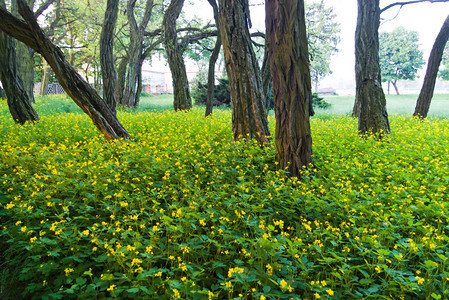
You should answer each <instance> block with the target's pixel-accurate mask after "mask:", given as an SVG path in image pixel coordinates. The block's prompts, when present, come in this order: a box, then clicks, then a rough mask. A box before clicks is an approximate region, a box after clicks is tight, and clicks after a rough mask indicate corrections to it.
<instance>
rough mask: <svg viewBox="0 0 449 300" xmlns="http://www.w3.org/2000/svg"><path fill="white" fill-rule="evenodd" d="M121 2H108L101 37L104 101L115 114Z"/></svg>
mask: <svg viewBox="0 0 449 300" xmlns="http://www.w3.org/2000/svg"><path fill="white" fill-rule="evenodd" d="M119 3H120V1H119V0H108V2H107V5H106V11H105V13H104V21H103V27H102V29H101V37H100V63H101V75H102V78H103V100H104V101H105V102H106V104H107V105H108V106H109V108H110V109H111V110H112V111H114V112H115V109H116V105H117V103H116V100H115V88H116V85H117V74H116V72H115V66H114V31H115V25H116V23H117V16H118V5H119Z"/></svg>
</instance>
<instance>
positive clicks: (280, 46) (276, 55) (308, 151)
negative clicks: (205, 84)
mask: <svg viewBox="0 0 449 300" xmlns="http://www.w3.org/2000/svg"><path fill="white" fill-rule="evenodd" d="M265 5H266V6H265V8H266V34H267V37H266V40H267V47H268V51H269V54H268V56H269V58H270V69H271V78H272V80H273V95H274V112H275V115H276V134H275V143H276V161H277V162H278V165H277V167H278V168H279V169H282V170H285V169H287V171H288V175H289V176H294V177H299V176H300V171H301V169H302V168H304V167H307V166H308V165H309V164H311V163H312V135H311V131H310V121H309V102H310V99H311V94H312V83H311V79H310V70H309V59H308V58H309V54H308V46H307V34H306V24H305V17H304V0H284V1H280V0H272V1H267V2H266V4H265Z"/></svg>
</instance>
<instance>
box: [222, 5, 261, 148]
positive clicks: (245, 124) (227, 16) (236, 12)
mask: <svg viewBox="0 0 449 300" xmlns="http://www.w3.org/2000/svg"><path fill="white" fill-rule="evenodd" d="M219 4H220V32H221V38H222V42H223V51H224V56H225V65H226V72H227V73H228V78H229V85H230V89H231V104H232V130H233V133H234V139H235V140H237V139H241V138H243V139H253V138H255V139H256V140H257V141H258V142H259V144H261V145H263V144H267V143H268V142H269V141H268V137H269V136H270V131H269V129H268V120H267V114H266V112H265V108H264V96H263V90H262V78H261V74H260V69H259V65H258V63H257V59H256V55H255V53H254V49H253V47H252V44H251V38H250V35H249V28H248V26H250V23H251V21H250V19H249V7H248V1H247V0H219Z"/></svg>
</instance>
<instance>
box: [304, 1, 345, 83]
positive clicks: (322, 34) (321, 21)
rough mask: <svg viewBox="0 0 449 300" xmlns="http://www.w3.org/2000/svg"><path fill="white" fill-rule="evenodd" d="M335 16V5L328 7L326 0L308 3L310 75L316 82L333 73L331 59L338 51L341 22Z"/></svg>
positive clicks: (307, 24)
mask: <svg viewBox="0 0 449 300" xmlns="http://www.w3.org/2000/svg"><path fill="white" fill-rule="evenodd" d="M335 18H336V14H335V13H334V9H333V7H326V6H325V4H324V0H321V1H320V2H314V3H312V4H307V3H306V26H307V40H308V42H309V55H310V75H311V76H312V82H314V83H318V81H319V80H320V79H321V78H323V77H324V76H326V75H328V74H330V73H331V69H330V59H331V57H332V55H333V54H335V53H336V52H337V51H338V49H337V45H338V43H339V42H340V24H339V23H337V22H336V21H335Z"/></svg>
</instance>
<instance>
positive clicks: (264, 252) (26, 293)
mask: <svg viewBox="0 0 449 300" xmlns="http://www.w3.org/2000/svg"><path fill="white" fill-rule="evenodd" d="M156 99H157V98H156V97H154V98H151V99H149V101H153V100H154V101H156ZM50 101H52V102H51V105H50V104H49V102H50ZM143 101H147V100H146V99H144V100H143ZM65 105H67V106H65ZM145 105H147V106H146V107H147V108H149V109H145V106H144V105H142V108H139V109H137V110H121V111H119V112H118V116H119V118H120V120H121V121H122V122H123V124H124V126H125V127H126V128H127V129H128V130H129V132H130V133H131V135H132V137H133V141H118V142H115V143H113V144H108V143H106V142H105V141H104V139H103V137H102V136H101V134H100V133H99V132H97V130H96V129H95V128H94V126H93V125H92V123H91V121H90V120H89V119H88V117H87V116H85V115H84V114H82V113H78V112H76V111H77V108H76V107H73V106H72V104H71V103H70V102H69V100H66V99H61V98H58V97H53V98H52V99H39V100H38V102H37V103H36V109H37V111H38V112H39V114H40V116H41V121H40V122H39V123H38V124H36V125H32V124H27V125H25V126H18V125H15V124H14V123H13V122H12V121H11V120H10V119H11V117H10V116H9V113H8V110H7V107H6V104H5V102H4V101H1V102H0V134H1V135H0V176H1V179H0V205H1V206H0V224H1V233H0V276H1V278H0V298H6V299H17V298H24V299H40V298H43V299H61V298H64V299H66V298H100V299H103V298H121V299H125V298H157V299H178V298H179V299H180V298H182V299H291V298H293V299H318V298H321V299H445V298H447V297H448V295H449V267H448V261H447V260H448V257H449V227H448V225H447V224H449V222H448V221H449V220H448V213H449V211H448V208H449V203H448V202H449V200H448V196H447V193H448V186H449V165H448V161H449V153H448V151H447V149H449V132H448V131H447V128H448V125H449V120H448V119H439V118H430V119H427V120H424V121H419V120H416V119H413V118H411V117H409V116H401V115H392V116H391V119H392V122H391V123H392V131H393V132H394V133H395V134H394V135H392V136H391V138H390V139H389V140H388V141H384V142H377V141H375V140H374V139H371V138H367V139H361V138H360V137H359V136H358V135H357V131H356V128H357V124H356V121H355V120H353V119H352V118H350V117H348V116H346V115H329V114H319V115H318V116H317V117H314V118H312V132H313V151H314V152H313V153H314V154H313V155H314V166H311V167H310V168H309V169H308V170H304V172H303V178H302V179H301V180H297V179H287V178H286V177H285V176H283V172H282V171H276V169H275V163H274V155H275V153H274V147H273V146H271V147H266V148H264V149H260V148H259V147H257V146H256V145H253V144H251V143H234V142H232V132H231V114H230V112H229V111H228V110H216V111H215V113H214V114H213V115H212V116H211V117H210V118H207V119H205V118H204V117H203V114H204V111H203V110H202V109H200V108H194V109H192V111H191V112H188V113H187V112H183V113H174V112H173V111H172V110H170V109H168V108H167V106H165V107H166V108H167V109H158V108H156V110H157V111H153V110H152V109H153V107H154V106H151V105H155V104H154V103H153V104H151V103H150V104H145ZM63 107H65V108H63ZM72 108H73V109H74V111H72ZM67 109H68V110H69V111H70V112H66V110H67ZM270 126H271V130H272V132H274V122H273V118H272V117H270ZM424 133H425V134H424Z"/></svg>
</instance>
